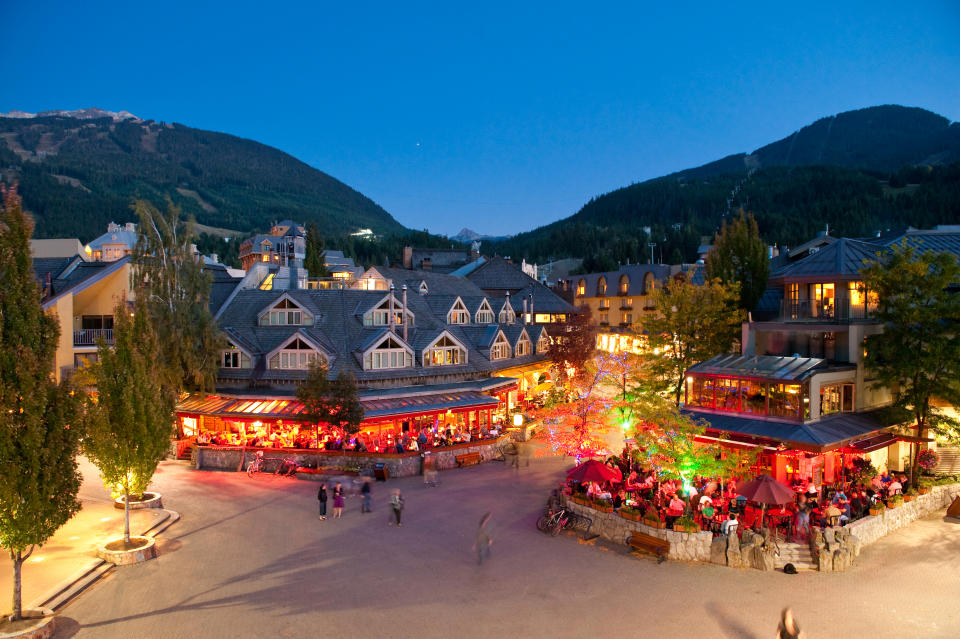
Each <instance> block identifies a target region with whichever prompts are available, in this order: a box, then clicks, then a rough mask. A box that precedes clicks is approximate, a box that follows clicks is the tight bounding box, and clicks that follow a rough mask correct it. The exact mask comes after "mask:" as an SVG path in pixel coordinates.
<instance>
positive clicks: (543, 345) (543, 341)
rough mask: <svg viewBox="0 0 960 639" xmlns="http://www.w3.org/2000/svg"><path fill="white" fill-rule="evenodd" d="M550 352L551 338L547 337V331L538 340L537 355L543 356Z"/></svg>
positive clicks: (542, 332) (541, 333)
mask: <svg viewBox="0 0 960 639" xmlns="http://www.w3.org/2000/svg"><path fill="white" fill-rule="evenodd" d="M549 350H550V338H549V337H547V332H546V331H541V332H540V337H539V338H538V339H537V354H539V355H542V354H543V353H546V352H547V351H549Z"/></svg>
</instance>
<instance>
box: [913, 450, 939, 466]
mask: <svg viewBox="0 0 960 639" xmlns="http://www.w3.org/2000/svg"><path fill="white" fill-rule="evenodd" d="M938 463H940V456H939V455H937V451H935V450H930V449H929V448H927V449H924V450H921V451H920V454H919V456H918V457H917V465H918V466H920V468H922V469H923V470H928V471H929V470H933V469H934V468H936V467H937V464H938Z"/></svg>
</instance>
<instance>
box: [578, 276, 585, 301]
mask: <svg viewBox="0 0 960 639" xmlns="http://www.w3.org/2000/svg"><path fill="white" fill-rule="evenodd" d="M586 294H587V281H586V280H583V279H581V280H580V281H579V282H577V296H578V297H583V296H584V295H586Z"/></svg>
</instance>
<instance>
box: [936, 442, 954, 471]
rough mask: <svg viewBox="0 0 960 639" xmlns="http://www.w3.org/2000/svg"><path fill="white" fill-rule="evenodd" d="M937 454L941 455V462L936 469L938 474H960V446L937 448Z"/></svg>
mask: <svg viewBox="0 0 960 639" xmlns="http://www.w3.org/2000/svg"><path fill="white" fill-rule="evenodd" d="M937 454H938V455H940V463H938V464H937V468H936V469H935V470H934V472H935V473H937V474H938V475H956V474H960V448H946V447H939V448H937Z"/></svg>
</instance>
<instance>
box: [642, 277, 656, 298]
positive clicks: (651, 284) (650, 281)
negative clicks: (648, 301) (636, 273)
mask: <svg viewBox="0 0 960 639" xmlns="http://www.w3.org/2000/svg"><path fill="white" fill-rule="evenodd" d="M656 288H657V280H656V278H655V277H653V273H647V274H646V275H644V276H643V292H644V293H645V294H646V295H650V294H651V293H653V291H654V290H656Z"/></svg>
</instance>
